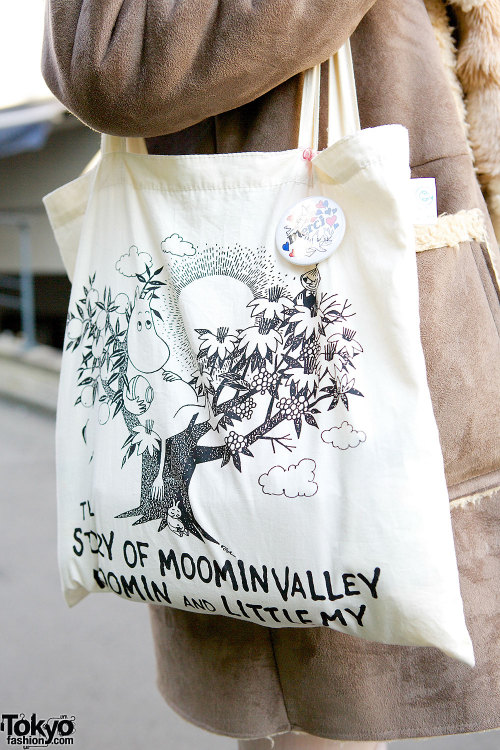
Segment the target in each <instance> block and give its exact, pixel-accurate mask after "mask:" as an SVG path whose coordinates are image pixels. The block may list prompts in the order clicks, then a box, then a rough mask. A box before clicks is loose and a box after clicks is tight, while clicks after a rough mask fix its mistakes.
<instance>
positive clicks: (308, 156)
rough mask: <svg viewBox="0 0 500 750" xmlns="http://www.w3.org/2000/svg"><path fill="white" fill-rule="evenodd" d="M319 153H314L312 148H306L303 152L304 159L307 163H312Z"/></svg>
mask: <svg viewBox="0 0 500 750" xmlns="http://www.w3.org/2000/svg"><path fill="white" fill-rule="evenodd" d="M317 153H318V152H317V151H314V150H313V149H312V148H305V149H304V150H303V152H302V158H303V159H305V160H306V161H311V159H314V157H315V156H316V154H317Z"/></svg>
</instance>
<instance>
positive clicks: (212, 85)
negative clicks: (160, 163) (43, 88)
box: [42, 0, 375, 136]
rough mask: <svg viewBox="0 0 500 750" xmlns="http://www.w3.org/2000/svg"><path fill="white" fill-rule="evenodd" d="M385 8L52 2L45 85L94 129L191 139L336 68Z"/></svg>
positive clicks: (314, 0) (358, 2) (275, 1)
mask: <svg viewBox="0 0 500 750" xmlns="http://www.w3.org/2000/svg"><path fill="white" fill-rule="evenodd" d="M374 1H375V0H220V1H219V2H216V1H215V0H47V14H46V23H45V35H44V45H43V55H42V72H43V75H44V78H45V80H46V82H47V84H48V86H49V88H50V89H51V90H52V91H53V93H54V94H55V95H56V96H57V98H58V99H60V101H62V102H63V104H64V105H65V106H66V107H67V108H68V109H69V110H70V111H71V112H73V113H74V114H75V115H76V116H77V117H79V118H80V119H81V120H83V122H85V123H86V124H87V125H89V126H90V127H92V128H94V129H96V130H99V131H103V132H107V133H112V134H115V135H127V136H154V135H162V134H166V133H172V132H176V131H178V130H182V129H184V128H186V127H188V126H189V125H193V124H194V123H196V122H199V121H201V120H203V119H205V118H207V117H210V116H211V115H215V114H219V113H221V112H225V111H227V110H230V109H234V108H236V107H239V106H241V105H243V104H246V103H248V102H250V101H253V100H254V99H256V98H257V97H259V96H261V95H262V94H264V93H266V92H267V91H270V90H271V89H273V88H274V87H275V86H278V85H279V84H280V83H282V82H283V81H285V80H287V79H288V78H291V77H292V76H293V75H295V74H297V73H299V72H300V71H303V70H305V69H307V68H309V67H311V66H312V65H315V64H316V63H319V62H322V61H323V60H326V59H327V58H328V57H329V56H330V55H331V54H333V53H334V52H335V51H336V50H337V49H338V48H339V47H340V46H342V44H343V43H344V42H345V41H346V39H347V38H348V37H349V36H350V35H351V33H352V32H353V31H354V29H355V28H356V26H357V25H358V23H359V21H360V20H361V18H362V17H363V15H364V14H365V13H366V12H367V11H368V9H369V8H370V7H371V6H372V5H373V3H374Z"/></svg>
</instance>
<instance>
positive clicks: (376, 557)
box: [45, 50, 474, 666]
mask: <svg viewBox="0 0 500 750" xmlns="http://www.w3.org/2000/svg"><path fill="white" fill-rule="evenodd" d="M345 52H346V51H345V50H344V51H343V52H342V56H340V57H339V56H337V58H336V60H335V61H332V62H331V65H330V81H331V86H330V95H331V96H330V100H331V102H333V106H330V113H329V121H330V122H329V139H330V145H329V146H328V148H326V149H325V150H323V151H322V152H320V153H318V154H316V155H314V153H313V152H311V148H307V149H306V150H304V147H305V146H307V147H313V148H314V145H315V143H314V138H315V137H317V130H318V109H319V69H318V68H316V69H314V70H312V71H308V73H307V75H306V80H305V85H304V95H303V107H302V117H301V128H300V144H299V145H300V148H297V149H293V150H289V151H283V152H277V153H260V152H254V153H236V154H215V155H194V156H193V155H190V156H150V155H147V154H145V153H130V152H129V151H127V148H126V141H125V140H124V139H119V138H114V137H108V136H104V137H103V153H102V158H101V159H100V161H99V162H98V164H97V165H96V166H95V167H94V168H93V169H92V170H91V171H90V172H89V173H88V174H86V175H85V176H84V177H82V178H80V179H79V180H76V181H75V182H73V183H70V184H69V185H67V186H65V187H63V188H60V189H59V190H56V191H55V192H54V193H51V194H50V195H48V196H47V197H46V198H45V205H46V208H47V210H48V213H49V216H50V218H51V222H52V225H53V228H54V231H55V234H56V237H57V239H58V241H59V244H60V247H61V251H62V254H63V257H64V259H65V262H66V267H67V269H68V273H69V275H70V277H71V279H72V291H71V298H70V302H69V310H68V317H67V326H66V334H65V341H64V353H63V360H62V370H61V378H60V386H59V398H58V405H57V421H56V468H57V500H58V539H59V540H58V555H59V565H60V572H61V578H62V584H63V590H64V595H65V598H66V601H67V603H68V604H69V605H74V604H76V603H77V602H79V601H80V600H81V599H82V598H83V597H85V596H86V595H87V594H88V593H90V592H110V591H111V592H114V593H116V594H118V595H119V596H121V597H123V598H127V599H130V600H134V601H143V602H151V603H155V604H164V605H167V606H172V607H176V608H179V609H182V610H187V611H196V612H204V613H206V614H207V615H209V614H220V615H227V616H229V617H234V618H239V619H240V620H241V621H242V622H243V621H245V622H253V623H257V624H261V625H263V626H269V627H316V626H318V627H328V628H333V629H335V630H338V631H341V632H344V633H348V634H350V635H354V636H359V637H361V638H364V639H367V640H372V641H380V642H383V643H387V644H401V645H422V646H435V647H437V648H439V649H441V650H442V651H443V652H445V653H446V654H448V655H449V656H451V657H453V658H456V659H459V660H461V661H463V662H465V663H466V664H469V665H471V666H472V665H474V656H473V648H472V644H471V641H470V638H469V634H468V632H467V629H466V625H465V621H464V613H463V605H462V600H461V595H460V588H459V578H458V572H457V565H456V558H455V550H454V542H453V535H452V527H451V521H450V511H449V505H448V495H447V488H446V483H445V477H444V470H443V461H442V455H441V450H440V445H439V438H438V431H437V427H436V423H435V419H434V415H433V411H432V406H431V399H430V394H429V390H428V386H427V380H426V370H425V364H424V357H423V352H422V347H421V342H420V334H419V309H418V287H417V270H416V260H415V241H414V230H413V226H412V217H411V200H410V170H409V165H408V162H409V148H408V132H407V130H406V129H405V128H404V127H403V126H401V125H385V126H382V127H376V128H369V129H365V130H359V129H357V128H356V110H353V107H352V103H353V101H355V94H354V89H353V78H352V66H351V64H350V57H349V50H347V54H344V53H345ZM336 81H337V82H339V81H340V90H339V89H338V88H337V89H336V88H335V82H336ZM335 118H337V122H336V120H335ZM346 128H347V129H348V130H350V131H351V134H350V135H347V136H345V137H343V138H341V139H340V140H336V138H337V137H338V135H339V133H342V132H345V129H346ZM131 143H132V142H131ZM311 157H312V158H311Z"/></svg>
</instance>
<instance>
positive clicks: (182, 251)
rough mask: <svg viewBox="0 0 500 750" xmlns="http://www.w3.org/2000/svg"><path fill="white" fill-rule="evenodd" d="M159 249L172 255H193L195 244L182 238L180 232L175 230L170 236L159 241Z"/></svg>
mask: <svg viewBox="0 0 500 750" xmlns="http://www.w3.org/2000/svg"><path fill="white" fill-rule="evenodd" d="M161 249H162V250H163V252H164V253H171V254H172V255H179V256H183V255H194V254H195V252H196V248H195V246H194V245H193V244H192V243H191V242H188V241H187V240H183V239H182V237H181V236H180V234H177V233H176V232H175V233H174V234H171V235H170V237H166V238H165V239H164V240H163V242H162V243H161Z"/></svg>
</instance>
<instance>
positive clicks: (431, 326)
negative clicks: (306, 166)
mask: <svg viewBox="0 0 500 750" xmlns="http://www.w3.org/2000/svg"><path fill="white" fill-rule="evenodd" d="M461 4H462V5H464V2H462V3H461ZM468 4H469V5H470V6H473V5H474V2H473V0H471V2H469V3H468ZM477 4H478V5H484V4H485V3H484V0H481V2H478V3H477ZM349 36H351V42H352V50H353V58H354V69H355V76H356V82H357V91H358V101H359V109H360V117H361V125H362V127H372V126H376V125H382V124H386V123H402V124H403V125H405V126H406V127H407V128H408V130H409V134H410V150H411V167H412V174H413V176H414V177H434V178H435V179H436V182H437V196H438V212H439V214H440V219H439V220H438V223H437V224H436V225H435V227H433V228H432V231H428V232H427V233H425V232H424V233H423V234H422V235H421V236H418V237H417V243H416V249H418V250H419V252H418V255H417V260H418V271H419V283H420V313H421V337H422V343H423V347H424V353H425V357H426V364H427V374H428V381H429V386H430V390H431V395H432V399H433V407H434V411H435V415H436V419H437V422H438V427H439V432H440V439H441V446H442V450H443V455H444V461H445V470H446V477H447V482H448V488H449V496H450V507H451V514H452V522H453V530H454V536H455V545H456V551H457V559H458V565H459V572H460V583H461V590H462V595H463V599H464V606H465V615H466V620H467V625H468V628H469V632H470V634H471V637H472V640H473V644H474V649H475V654H476V666H475V667H474V668H472V669H471V668H470V667H467V666H465V665H464V664H461V663H458V662H457V661H454V660H452V659H450V658H448V657H446V656H445V655H444V654H442V653H441V652H438V651H437V650H436V649H432V648H422V647H406V646H404V647H403V646H401V647H400V646H386V645H383V644H379V643H371V642H366V641H363V640H361V639H357V638H354V637H352V636H349V635H345V634H342V633H338V632H336V631H333V630H329V629H322V628H312V629H309V628H305V629H278V630H273V629H268V628H265V627H261V626H257V625H254V624H252V623H246V622H240V621H237V620H233V619H229V618H219V617H215V616H210V617H208V616H206V615H202V614H193V613H186V612H181V611H177V610H173V609H169V608H166V607H155V606H151V618H152V625H153V633H154V638H155V647H156V654H157V662H158V685H159V688H160V690H161V692H162V695H163V696H164V698H165V700H166V701H167V702H168V703H169V704H170V705H171V706H172V707H173V708H174V709H175V710H176V711H178V712H179V713H180V714H181V715H183V716H184V717H185V718H187V719H189V720H190V721H192V722H193V723H195V724H198V725H199V726H202V727H204V728H206V729H209V730H212V731H214V732H217V733H221V734H227V735H231V736H236V737H262V736H265V735H270V734H274V733H279V732H286V731H289V730H291V729H295V730H300V731H304V732H309V733H311V734H316V735H319V736H323V737H330V738H332V739H346V740H378V741H382V740H386V739H389V740H391V739H396V738H406V737H422V736H423V737H426V736H434V735H442V734H454V733H461V732H474V731H479V730H485V729H490V728H496V727H498V726H500V637H499V632H500V586H499V583H498V582H499V581H500V555H499V552H500V550H499V546H500V523H499V520H500V440H499V422H500V409H499V405H498V395H499V386H500V339H499V335H498V332H499V327H500V304H499V287H498V270H499V268H500V260H499V255H498V249H497V247H496V243H495V239H494V234H493V231H492V226H491V222H490V220H489V216H488V212H487V210H486V207H485V203H484V200H483V197H482V194H481V190H480V187H479V184H478V180H477V177H476V173H475V171H474V164H473V156H472V153H471V149H470V147H469V145H468V142H467V138H466V131H465V129H464V126H463V124H462V120H461V116H460V113H459V108H458V107H457V103H456V97H455V96H454V93H453V90H452V86H451V85H450V78H449V75H448V73H447V71H446V70H445V66H444V65H443V62H442V59H441V57H440V50H439V45H438V44H437V42H436V38H435V35H434V31H433V28H432V25H431V21H430V18H429V14H428V12H427V10H426V6H425V4H424V2H423V0H405V2H404V3H403V2H400V1H399V0H378V1H377V2H376V3H374V2H373V0H332V1H331V2H329V3H325V2H323V0H303V1H301V2H297V0H269V2H258V3H255V2H252V3H249V2H247V1H246V0H223V1H222V2H218V3H214V2H211V1H210V0H149V1H148V2H143V0H135V1H134V0H129V1H128V2H123V1H122V0H86V1H85V2H83V1H82V0H48V6H47V23H46V31H45V43H44V53H43V72H44V76H45V79H46V81H47V83H48V85H49V86H50V88H51V89H52V90H53V91H54V93H55V94H56V96H57V97H58V98H60V99H61V101H62V102H63V103H64V104H65V105H66V106H67V107H68V109H70V110H71V111H72V112H74V113H75V114H76V115H77V116H78V117H80V118H81V119H82V120H83V121H84V122H85V123H87V124H88V125H89V126H90V127H93V128H95V129H97V130H101V131H105V132H109V133H113V134H117V135H127V136H145V137H148V140H147V143H148V149H149V151H150V152H152V153H170V154H172V153H218V152H231V151H252V150H254V151H255V150H261V151H270V150H282V149H287V148H294V147H296V145H297V134H298V132H297V131H298V117H299V105H300V94H301V88H302V81H303V76H302V74H301V71H303V70H305V69H306V68H308V67H310V66H311V65H313V64H316V63H318V62H322V61H324V60H326V59H327V58H328V56H329V55H330V54H332V53H333V52H334V51H335V50H336V49H338V48H339V47H340V46H341V44H342V43H343V42H344V41H345V40H346V39H347V38H348V37H349ZM323 72H325V71H324V70H323ZM324 89H325V86H323V90H324ZM325 104H326V103H325V102H324V101H322V115H323V116H324V114H325V108H326V107H325V106H324V105H325ZM324 145H326V134H325V122H324V117H323V121H322V123H321V139H320V146H324ZM409 523H411V519H409Z"/></svg>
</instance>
